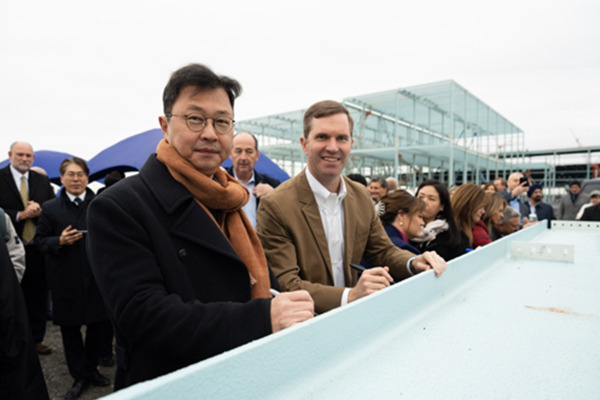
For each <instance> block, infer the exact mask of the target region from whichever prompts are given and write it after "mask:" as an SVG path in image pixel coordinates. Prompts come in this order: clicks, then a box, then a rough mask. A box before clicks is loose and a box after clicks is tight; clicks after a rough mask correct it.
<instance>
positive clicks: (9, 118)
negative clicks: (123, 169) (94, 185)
mask: <svg viewBox="0 0 600 400" xmlns="http://www.w3.org/2000/svg"><path fill="white" fill-rule="evenodd" d="M599 21H600V1H597V0H589V1H585V0H572V1H568V2H567V1H553V0H550V1H548V0H546V1H537V0H536V1H526V0H518V1H515V0H504V1H493V2H489V1H481V0H479V1H475V0H464V1H461V0H455V1H451V2H450V1H447V0H445V1H441V0H420V1H378V0H371V1H367V2H355V1H352V0H347V1H326V0H316V1H312V0H308V1H307V0H304V1H296V2H287V1H260V0H258V1H224V0H220V1H214V2H209V1H191V0H189V1H173V0H169V1H158V0H144V1H127V0H121V1H113V0H104V1H102V2H93V3H92V2H86V1H81V0H78V1H71V0H69V1H41V0H40V1H28V0H20V1H2V2H1V3H0V57H1V60H2V61H1V64H0V65H1V74H0V115H1V116H2V125H3V127H2V128H3V129H2V135H1V139H0V152H2V153H0V154H2V156H1V157H0V159H4V158H5V157H6V154H7V152H8V147H9V145H10V143H12V142H13V141H15V140H25V141H29V142H30V143H32V144H33V146H34V149H35V150H56V151H64V152H67V153H72V154H75V155H79V156H81V157H83V158H86V159H89V158H92V157H93V156H94V155H96V154H97V153H98V152H100V151H101V150H103V149H104V148H106V147H108V146H110V145H112V144H114V143H116V142H118V141H120V140H122V139H124V138H127V137H129V136H131V135H133V134H136V133H139V132H143V131H145V130H148V129H152V128H156V127H158V123H157V118H158V115H160V113H161V111H162V103H161V95H162V89H163V88H164V85H165V84H166V82H167V80H168V78H169V75H170V73H171V72H172V71H174V70H175V69H177V68H179V67H181V66H183V65H185V64H188V63H190V62H202V63H205V64H207V65H209V66H210V67H211V68H213V69H214V70H215V71H216V72H217V73H220V74H226V75H230V76H232V77H234V78H236V79H238V80H239V81H240V82H241V83H242V85H243V87H244V92H243V94H242V96H241V97H240V99H239V100H238V102H237V103H236V119H237V120H243V119H247V118H254V117H260V116H265V115H270V114H275V113H280V112H285V111H291V110H296V109H301V108H306V107H307V106H308V105H310V104H312V103H314V102H316V101H318V100H323V99H328V98H330V99H335V100H342V99H343V98H344V97H347V96H355V95H362V94H367V93H373V92H378V91H384V90H389V89H394V88H398V87H404V86H411V85H418V84H424V83H429V82H434V81H440V80H445V79H454V80H455V81H456V82H458V83H459V84H460V85H462V86H463V87H465V88H466V89H467V90H468V91H470V92H471V93H473V94H474V95H475V96H477V97H478V98H479V99H481V100H482V101H483V102H485V103H487V104H488V105H490V106H491V107H492V108H493V109H495V110H496V111H498V112H499V113H500V114H502V115H503V116H504V117H506V118H507V119H509V120H510V121H512V122H513V123H514V124H516V125H517V126H518V127H520V128H521V129H522V130H523V131H524V132H525V144H526V148H528V149H548V148H557V147H576V146H577V142H576V139H579V141H580V143H581V145H583V146H598V145H600V51H599V45H600V22H599Z"/></svg>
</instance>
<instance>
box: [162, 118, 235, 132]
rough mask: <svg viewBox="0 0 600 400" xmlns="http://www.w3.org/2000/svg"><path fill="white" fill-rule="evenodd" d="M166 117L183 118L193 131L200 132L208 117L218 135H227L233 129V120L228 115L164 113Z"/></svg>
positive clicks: (204, 126)
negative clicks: (210, 115) (212, 116)
mask: <svg viewBox="0 0 600 400" xmlns="http://www.w3.org/2000/svg"><path fill="white" fill-rule="evenodd" d="M166 117H167V118H171V117H181V118H185V124H186V125H187V127H188V128H190V129H191V130H192V131H194V132H200V131H202V130H203V129H204V128H206V124H207V123H208V120H209V119H212V125H213V128H214V129H215V132H217V133H218V134H219V135H227V134H228V133H229V132H231V130H232V129H233V127H234V125H235V121H234V120H233V119H231V118H228V117H214V118H209V117H205V116H203V115H200V114H166Z"/></svg>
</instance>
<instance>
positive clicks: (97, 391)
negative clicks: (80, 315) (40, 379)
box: [40, 321, 115, 400]
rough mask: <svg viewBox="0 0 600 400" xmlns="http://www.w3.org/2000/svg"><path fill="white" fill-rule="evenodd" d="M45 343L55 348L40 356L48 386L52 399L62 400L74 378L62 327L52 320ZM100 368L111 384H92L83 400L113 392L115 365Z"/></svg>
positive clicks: (47, 329) (82, 397)
mask: <svg viewBox="0 0 600 400" xmlns="http://www.w3.org/2000/svg"><path fill="white" fill-rule="evenodd" d="M84 331H85V329H84ZM44 343H45V344H46V345H48V346H50V347H52V349H54V351H53V352H52V354H49V355H47V356H40V362H41V364H42V370H43V371H44V378H45V379H46V386H47V387H48V393H49V394H50V399H51V400H60V399H62V398H63V396H64V395H65V393H67V390H69V388H70V387H71V385H72V384H73V378H72V377H71V375H69V369H68V368H67V362H66V361H65V352H64V351H63V345H62V337H61V335H60V327H58V326H56V325H54V324H53V323H52V321H48V325H47V327H46V337H45V338H44ZM98 370H99V371H100V373H101V374H102V375H105V376H107V377H108V378H109V379H110V381H111V385H110V386H106V387H96V386H90V387H89V388H88V389H87V390H86V391H84V392H83V394H82V395H81V397H80V399H81V400H92V399H97V398H99V397H102V396H106V395H108V394H110V393H112V390H113V389H112V382H113V381H114V378H115V367H111V368H106V367H98Z"/></svg>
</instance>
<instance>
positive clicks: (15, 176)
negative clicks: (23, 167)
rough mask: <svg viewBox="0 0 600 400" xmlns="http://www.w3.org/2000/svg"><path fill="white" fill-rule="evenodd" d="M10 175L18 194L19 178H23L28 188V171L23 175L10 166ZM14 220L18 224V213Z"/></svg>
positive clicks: (19, 188) (19, 187)
mask: <svg viewBox="0 0 600 400" xmlns="http://www.w3.org/2000/svg"><path fill="white" fill-rule="evenodd" d="M10 173H11V174H12V177H13V179H14V181H15V185H16V186H17V192H20V190H21V177H22V176H24V177H25V182H27V187H28V188H29V170H27V171H25V173H24V174H22V173H21V172H19V171H17V170H16V169H15V167H13V166H12V165H11V166H10ZM16 220H17V222H19V213H18V212H17V216H16Z"/></svg>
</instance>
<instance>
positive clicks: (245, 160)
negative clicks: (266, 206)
mask: <svg viewBox="0 0 600 400" xmlns="http://www.w3.org/2000/svg"><path fill="white" fill-rule="evenodd" d="M259 157H260V152H259V151H258V140H257V139H256V136H254V135H253V134H251V133H248V132H238V133H236V134H235V135H234V136H233V147H232V149H231V155H230V158H231V162H232V164H233V165H232V166H231V167H229V168H227V173H228V174H229V175H231V176H233V177H234V178H236V179H237V180H238V181H240V182H241V183H242V184H243V185H244V186H245V187H246V189H248V191H249V192H250V199H249V200H248V203H246V204H245V205H244V207H243V208H244V212H245V213H246V215H247V216H248V219H249V220H250V223H251V224H252V227H254V228H255V227H256V210H257V209H258V203H259V202H260V198H261V197H263V196H265V195H267V194H268V193H270V192H271V191H272V190H273V189H274V188H276V187H277V186H279V184H280V182H279V181H278V180H277V179H275V178H272V177H270V176H269V175H266V174H261V173H259V172H258V171H256V170H255V169H254V164H256V161H258V158H259Z"/></svg>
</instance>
